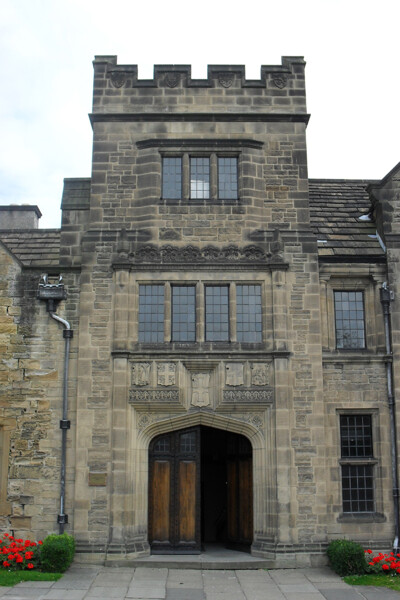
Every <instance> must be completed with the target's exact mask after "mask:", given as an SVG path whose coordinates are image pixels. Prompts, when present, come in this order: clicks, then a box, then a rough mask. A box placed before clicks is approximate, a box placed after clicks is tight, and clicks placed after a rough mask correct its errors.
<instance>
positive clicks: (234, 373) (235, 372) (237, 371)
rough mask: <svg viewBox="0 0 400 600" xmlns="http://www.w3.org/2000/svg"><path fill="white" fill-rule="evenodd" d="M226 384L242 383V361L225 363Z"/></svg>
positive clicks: (237, 384)
mask: <svg viewBox="0 0 400 600" xmlns="http://www.w3.org/2000/svg"><path fill="white" fill-rule="evenodd" d="M225 372H226V385H232V386H239V385H243V384H244V367H243V363H236V362H229V363H226V365H225Z"/></svg>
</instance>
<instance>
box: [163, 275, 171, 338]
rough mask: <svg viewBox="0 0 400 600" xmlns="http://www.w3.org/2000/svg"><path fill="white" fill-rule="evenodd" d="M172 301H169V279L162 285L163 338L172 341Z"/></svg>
mask: <svg viewBox="0 0 400 600" xmlns="http://www.w3.org/2000/svg"><path fill="white" fill-rule="evenodd" d="M171 311H172V302H171V284H170V282H169V281H167V282H166V283H165V287H164V340H167V341H168V342H171V341H172V314H171Z"/></svg>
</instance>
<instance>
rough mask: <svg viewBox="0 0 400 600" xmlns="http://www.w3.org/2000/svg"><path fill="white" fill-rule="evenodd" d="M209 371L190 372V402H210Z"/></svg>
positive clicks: (203, 404) (203, 403)
mask: <svg viewBox="0 0 400 600" xmlns="http://www.w3.org/2000/svg"><path fill="white" fill-rule="evenodd" d="M209 385H210V373H192V404H193V406H208V405H209V404H210V394H209V389H208V388H209Z"/></svg>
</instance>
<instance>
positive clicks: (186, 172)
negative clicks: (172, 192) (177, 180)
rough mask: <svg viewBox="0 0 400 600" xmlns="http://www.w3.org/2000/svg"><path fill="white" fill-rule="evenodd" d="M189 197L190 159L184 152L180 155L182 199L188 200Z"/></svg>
mask: <svg viewBox="0 0 400 600" xmlns="http://www.w3.org/2000/svg"><path fill="white" fill-rule="evenodd" d="M189 198H190V159H189V154H188V153H187V152H185V154H183V156H182V199H183V200H185V201H188V200H189Z"/></svg>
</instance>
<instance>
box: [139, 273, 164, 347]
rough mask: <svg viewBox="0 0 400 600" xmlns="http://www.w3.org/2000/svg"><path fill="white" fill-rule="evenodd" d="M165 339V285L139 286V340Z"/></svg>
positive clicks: (154, 340)
mask: <svg viewBox="0 0 400 600" xmlns="http://www.w3.org/2000/svg"><path fill="white" fill-rule="evenodd" d="M163 341H164V286H163V285H140V286H139V342H163Z"/></svg>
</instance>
